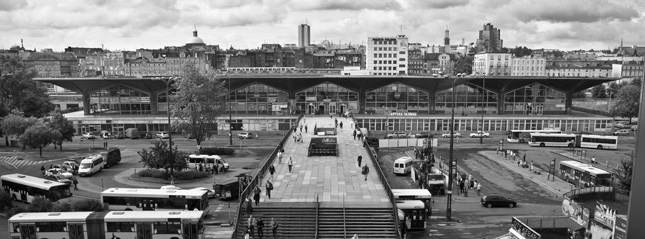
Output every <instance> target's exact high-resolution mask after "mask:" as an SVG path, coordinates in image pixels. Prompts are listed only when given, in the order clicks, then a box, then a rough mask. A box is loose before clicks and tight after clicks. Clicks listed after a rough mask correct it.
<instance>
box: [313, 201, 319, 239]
mask: <svg viewBox="0 0 645 239" xmlns="http://www.w3.org/2000/svg"><path fill="white" fill-rule="evenodd" d="M319 211H320V201H319V200H318V193H316V234H314V239H318V217H320V214H319Z"/></svg>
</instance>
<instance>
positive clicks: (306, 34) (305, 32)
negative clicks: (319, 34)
mask: <svg viewBox="0 0 645 239" xmlns="http://www.w3.org/2000/svg"><path fill="white" fill-rule="evenodd" d="M310 41H311V38H310V29H309V25H307V24H300V25H299V26H298V47H307V46H309V44H310Z"/></svg>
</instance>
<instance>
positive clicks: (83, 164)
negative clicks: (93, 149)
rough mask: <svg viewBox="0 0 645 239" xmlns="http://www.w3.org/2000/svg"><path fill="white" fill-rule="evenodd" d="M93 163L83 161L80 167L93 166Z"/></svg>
mask: <svg viewBox="0 0 645 239" xmlns="http://www.w3.org/2000/svg"><path fill="white" fill-rule="evenodd" d="M91 167H92V164H91V163H82V164H81V167H80V168H91Z"/></svg>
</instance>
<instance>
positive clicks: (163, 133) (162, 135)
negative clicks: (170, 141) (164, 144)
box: [156, 132, 170, 139]
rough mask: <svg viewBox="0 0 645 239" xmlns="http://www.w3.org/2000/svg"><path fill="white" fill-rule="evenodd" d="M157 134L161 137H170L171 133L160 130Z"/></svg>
mask: <svg viewBox="0 0 645 239" xmlns="http://www.w3.org/2000/svg"><path fill="white" fill-rule="evenodd" d="M156 136H157V138H161V139H167V138H170V135H169V134H168V132H159V133H157V134H156Z"/></svg>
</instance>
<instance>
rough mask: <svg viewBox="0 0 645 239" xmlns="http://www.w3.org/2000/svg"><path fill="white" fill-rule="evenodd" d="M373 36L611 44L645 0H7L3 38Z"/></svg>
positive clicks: (60, 42)
mask: <svg viewBox="0 0 645 239" xmlns="http://www.w3.org/2000/svg"><path fill="white" fill-rule="evenodd" d="M305 22H307V23H308V24H309V25H310V26H311V39H312V43H320V42H321V41H323V40H325V39H327V40H329V41H332V42H333V43H339V42H340V43H352V44H363V43H364V42H365V41H366V39H367V37H370V36H394V35H398V34H400V33H403V34H405V35H407V36H408V37H409V39H410V42H419V43H422V44H429V45H439V44H443V37H444V30H445V29H446V27H447V28H448V29H450V38H451V41H452V42H451V43H452V44H457V43H461V41H462V38H463V39H464V40H465V42H466V44H469V43H471V42H475V41H476V39H477V37H478V31H479V30H480V29H482V26H483V25H484V24H486V23H492V24H493V25H494V26H495V27H497V28H500V29H501V30H502V39H503V40H504V46H506V47H514V46H527V47H530V48H559V49H564V50H573V49H607V48H614V47H616V46H618V45H619V44H620V39H621V38H623V39H624V43H625V45H641V46H643V45H645V39H643V34H644V33H643V30H644V29H645V28H644V27H645V1H643V0H83V1H81V0H0V44H1V46H0V47H3V48H5V49H6V48H9V47H11V46H12V45H16V44H20V39H24V46H25V47H26V48H29V49H32V48H36V49H38V50H40V49H42V48H53V49H54V50H55V51H62V50H63V49H64V48H65V47H67V46H78V47H101V45H104V46H105V48H107V49H111V50H134V49H137V48H161V47H163V46H175V45H183V44H184V43H185V42H186V41H187V40H188V39H189V38H190V37H191V34H192V31H193V26H194V25H196V26H197V30H199V36H200V37H201V38H202V39H203V40H204V41H205V42H206V44H211V45H220V46H221V47H229V46H233V47H235V48H257V47H259V46H260V44H262V43H280V44H285V43H297V36H298V31H297V26H298V25H299V24H301V23H305Z"/></svg>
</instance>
